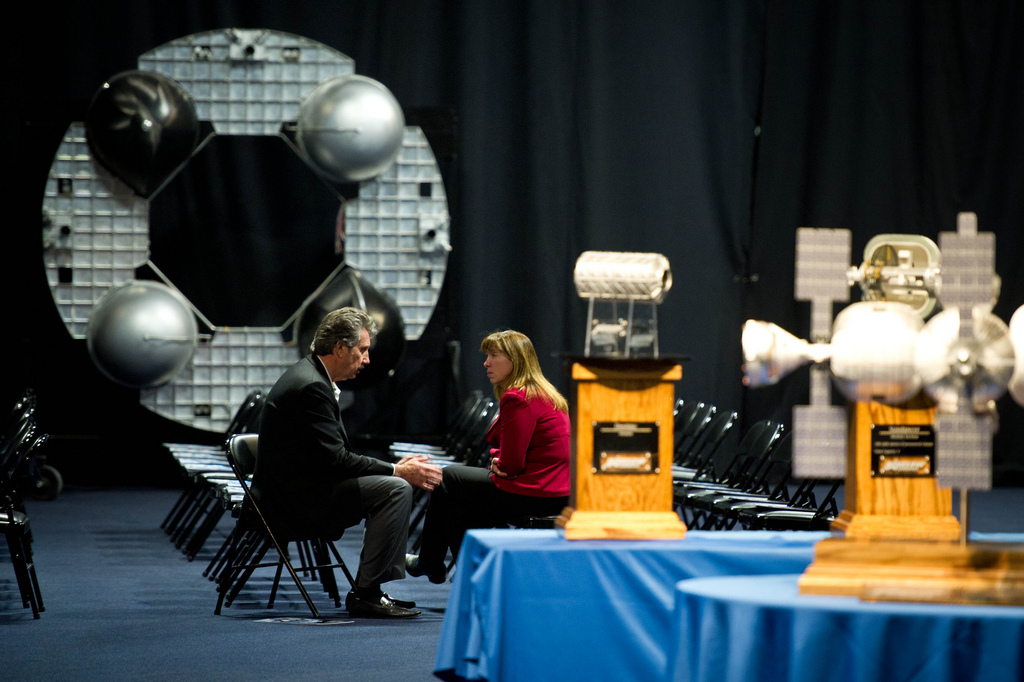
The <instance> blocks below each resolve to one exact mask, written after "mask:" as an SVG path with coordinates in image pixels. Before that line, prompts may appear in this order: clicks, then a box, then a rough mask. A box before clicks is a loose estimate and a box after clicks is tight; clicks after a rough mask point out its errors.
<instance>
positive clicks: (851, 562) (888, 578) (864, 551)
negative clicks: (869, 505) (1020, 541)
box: [800, 538, 1024, 605]
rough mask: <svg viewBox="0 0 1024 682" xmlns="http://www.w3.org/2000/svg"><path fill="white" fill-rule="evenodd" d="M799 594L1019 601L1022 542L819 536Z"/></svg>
mask: <svg viewBox="0 0 1024 682" xmlns="http://www.w3.org/2000/svg"><path fill="white" fill-rule="evenodd" d="M800 592H801V593H802V594H837V595H848V596H857V597H860V598H861V599H865V600H870V601H909V602H939V603H954V604H1001V605H1024V545H1012V544H1006V543H995V542H979V543H968V544H966V545H961V544H959V543H951V542H921V541H893V540H844V539H840V538H832V539H828V540H822V541H821V542H819V543H818V545H817V547H816V548H815V557H814V562H813V563H812V564H811V565H810V566H809V567H808V568H807V570H806V571H805V572H804V574H803V576H801V578H800Z"/></svg>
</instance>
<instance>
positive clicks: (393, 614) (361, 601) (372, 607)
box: [345, 592, 420, 618]
mask: <svg viewBox="0 0 1024 682" xmlns="http://www.w3.org/2000/svg"><path fill="white" fill-rule="evenodd" d="M406 603H408V602H406ZM345 608H346V609H348V615H349V616H352V617H353V618H412V617H413V616H418V615H420V610H419V609H409V608H404V607H402V606H399V605H398V604H396V603H395V600H393V599H392V598H391V597H389V596H388V595H386V594H384V593H383V592H381V594H380V597H378V598H377V599H376V600H374V599H373V598H371V597H361V596H359V595H357V594H356V593H355V592H349V593H348V596H347V597H345Z"/></svg>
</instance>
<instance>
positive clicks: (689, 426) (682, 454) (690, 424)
mask: <svg viewBox="0 0 1024 682" xmlns="http://www.w3.org/2000/svg"><path fill="white" fill-rule="evenodd" d="M717 412H718V408H716V407H715V406H714V405H709V404H706V403H698V404H697V409H696V410H695V411H694V413H693V415H692V416H691V417H690V419H689V421H687V423H686V424H684V425H683V427H682V429H681V430H680V432H679V433H677V434H676V435H675V440H676V446H675V451H674V453H673V457H672V461H674V462H675V463H677V464H684V465H686V464H685V463H686V462H687V461H688V460H689V459H690V457H691V455H693V452H694V450H695V449H696V447H697V445H698V444H699V443H700V436H701V434H702V433H704V430H705V429H706V428H707V427H708V425H710V424H711V420H713V419H714V418H715V414H716V413H717ZM686 466H688V465H686Z"/></svg>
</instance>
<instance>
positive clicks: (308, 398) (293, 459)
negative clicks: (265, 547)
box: [252, 354, 393, 538]
mask: <svg viewBox="0 0 1024 682" xmlns="http://www.w3.org/2000/svg"><path fill="white" fill-rule="evenodd" d="M392 473H393V467H392V465H390V464H387V463H385V462H382V461H380V460H377V459H374V458H372V457H365V456H363V455H357V454H356V453H354V452H352V450H351V445H350V444H349V440H348V435H347V434H346V433H345V427H344V426H343V425H342V423H341V410H340V409H339V408H338V401H337V400H336V399H335V397H334V386H333V384H332V383H331V381H330V378H329V377H328V375H327V370H326V369H324V366H323V363H321V362H320V360H319V359H318V358H317V357H316V356H315V355H312V354H311V355H308V356H306V357H304V358H302V359H301V360H299V361H298V362H297V363H295V364H294V365H293V366H292V367H291V368H290V369H288V371H286V372H285V373H284V374H283V375H282V376H281V378H280V379H278V380H277V383H276V384H274V388H272V389H271V391H270V394H269V395H268V396H267V400H266V404H265V406H264V408H263V416H262V422H261V425H260V439H259V447H258V449H257V454H256V470H255V472H254V474H253V483H252V493H253V497H254V498H255V499H256V501H257V503H262V504H261V508H263V511H264V514H267V515H268V516H270V517H271V518H268V519H267V520H268V522H270V523H271V524H272V526H277V527H278V529H279V530H280V531H281V532H282V533H283V534H285V535H289V536H292V537H297V536H298V535H310V534H314V535H326V536H330V537H332V538H338V537H340V536H341V534H342V532H343V531H344V530H345V528H348V527H350V526H354V525H356V524H357V523H359V521H360V519H361V518H362V511H361V505H360V500H359V488H358V486H357V485H356V483H355V479H356V478H358V477H359V476H372V475H391V474H392Z"/></svg>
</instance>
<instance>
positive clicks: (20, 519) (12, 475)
mask: <svg viewBox="0 0 1024 682" xmlns="http://www.w3.org/2000/svg"><path fill="white" fill-rule="evenodd" d="M35 405H36V399H35V394H34V393H33V392H32V391H26V392H25V393H24V394H23V395H22V396H21V398H19V400H18V401H17V402H16V403H15V405H14V407H13V409H12V410H11V411H10V413H8V415H7V416H6V417H5V418H4V422H3V425H2V430H0V532H3V534H4V537H5V538H6V540H7V549H8V552H9V553H10V557H11V563H12V564H13V565H14V574H15V578H16V579H17V582H18V591H19V593H20V595H21V601H22V606H23V607H24V608H27V609H28V608H30V609H32V617H33V618H39V614H40V612H42V611H44V610H45V607H44V605H43V595H42V592H41V591H40V589H39V580H38V578H37V576H36V569H35V560H34V559H33V556H32V532H31V528H30V526H29V518H28V514H27V513H26V510H25V505H24V500H23V499H22V497H21V493H20V491H19V489H18V480H17V476H16V472H17V471H18V469H19V468H20V467H21V466H22V465H23V464H24V463H26V462H28V461H29V460H30V459H31V458H32V457H33V456H35V453H36V452H37V450H38V449H39V447H40V446H42V445H43V443H45V442H46V440H47V434H45V433H42V432H41V431H40V430H39V428H38V425H37V424H36V421H35V416H34V412H35Z"/></svg>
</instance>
